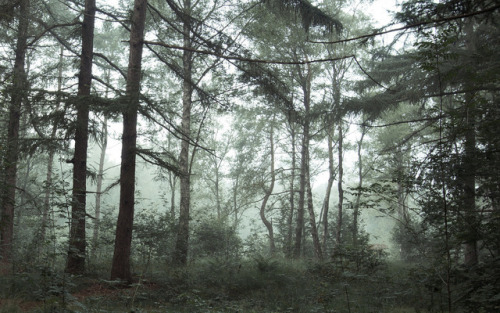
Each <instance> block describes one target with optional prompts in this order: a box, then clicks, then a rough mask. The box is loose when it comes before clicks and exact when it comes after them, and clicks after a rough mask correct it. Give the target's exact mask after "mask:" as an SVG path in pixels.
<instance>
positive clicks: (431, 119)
mask: <svg viewBox="0 0 500 313" xmlns="http://www.w3.org/2000/svg"><path fill="white" fill-rule="evenodd" d="M443 117H445V116H444V115H440V116H434V117H427V118H420V119H416V120H406V121H397V122H393V123H388V124H382V125H369V124H366V123H361V124H359V123H354V124H355V125H358V126H365V127H369V128H378V127H389V126H395V125H401V124H410V123H417V122H425V121H435V120H438V119H441V118H443Z"/></svg>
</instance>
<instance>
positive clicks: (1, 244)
mask: <svg viewBox="0 0 500 313" xmlns="http://www.w3.org/2000/svg"><path fill="white" fill-rule="evenodd" d="M19 6H20V8H19V24H18V29H17V43H16V50H15V60H14V71H13V76H12V82H13V86H12V93H11V101H10V106H9V123H8V129H7V151H6V152H5V158H4V161H3V164H4V169H3V170H4V173H3V175H4V186H3V189H4V190H3V195H2V212H1V219H0V252H1V254H0V255H1V260H0V273H1V272H10V271H11V265H12V241H13V236H14V209H15V198H16V183H17V181H16V175H17V163H18V155H19V153H18V152H19V124H20V119H21V107H22V104H23V100H24V98H25V93H26V91H27V88H28V85H27V79H26V70H25V60H26V49H27V46H26V44H27V38H28V27H29V8H30V1H29V0H21V1H20V2H19Z"/></svg>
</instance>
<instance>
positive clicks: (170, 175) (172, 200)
mask: <svg viewBox="0 0 500 313" xmlns="http://www.w3.org/2000/svg"><path fill="white" fill-rule="evenodd" d="M171 146H172V138H171V136H169V137H168V149H169V151H172V150H171V149H172V147H171ZM167 175H168V185H169V187H170V218H171V219H172V220H174V219H175V188H176V185H177V176H176V175H174V174H173V173H172V172H170V171H169V172H168V174H167Z"/></svg>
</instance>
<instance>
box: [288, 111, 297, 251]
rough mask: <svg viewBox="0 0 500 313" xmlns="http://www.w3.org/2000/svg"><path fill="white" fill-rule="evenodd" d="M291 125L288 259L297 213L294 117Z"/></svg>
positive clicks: (290, 118) (290, 119)
mask: <svg viewBox="0 0 500 313" xmlns="http://www.w3.org/2000/svg"><path fill="white" fill-rule="evenodd" d="M289 125H290V136H291V140H292V171H291V173H290V176H291V177H290V212H289V215H288V220H287V239H286V242H287V245H286V246H287V255H288V257H291V256H292V253H293V250H292V240H293V239H292V238H293V214H294V212H295V166H296V163H297V160H296V158H297V157H296V155H295V150H296V148H295V121H293V120H292V117H289Z"/></svg>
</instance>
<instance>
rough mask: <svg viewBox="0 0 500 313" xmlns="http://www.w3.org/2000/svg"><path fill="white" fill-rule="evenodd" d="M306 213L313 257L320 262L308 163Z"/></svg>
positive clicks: (319, 248) (320, 253)
mask: <svg viewBox="0 0 500 313" xmlns="http://www.w3.org/2000/svg"><path fill="white" fill-rule="evenodd" d="M307 211H308V213H309V223H310V224H311V236H312V239H313V245H314V256H315V257H316V258H317V259H318V260H322V259H323V253H322V251H321V243H320V241H319V235H318V229H317V227H316V217H315V215H314V206H313V195H312V189H311V171H310V168H309V162H307Z"/></svg>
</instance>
